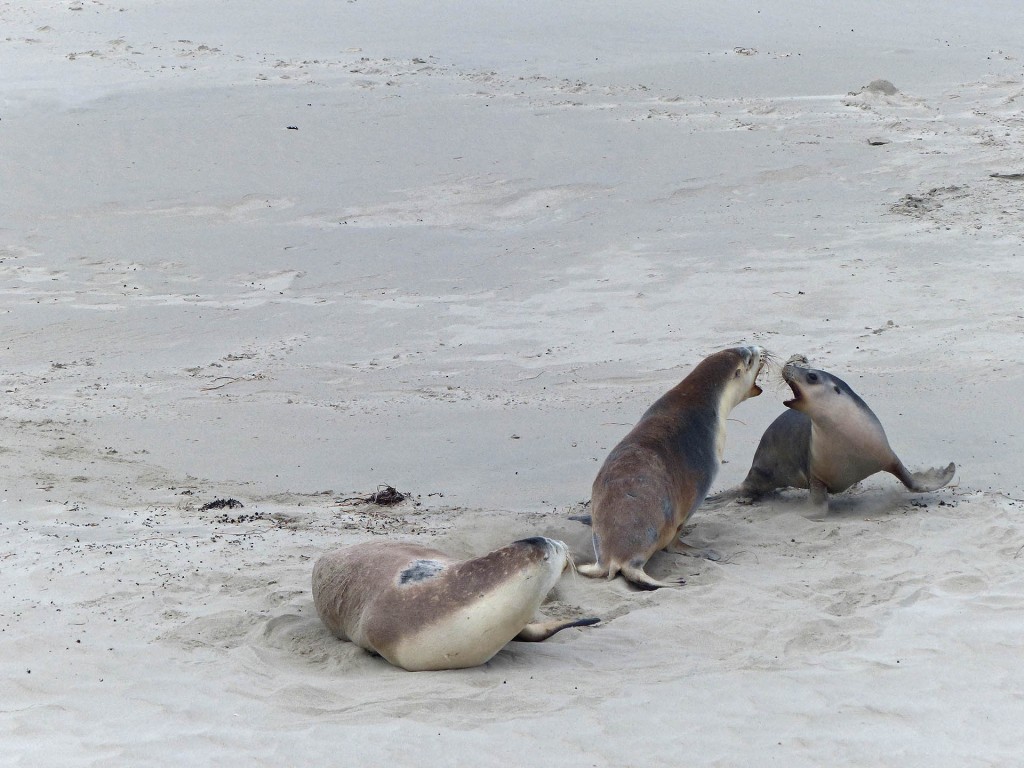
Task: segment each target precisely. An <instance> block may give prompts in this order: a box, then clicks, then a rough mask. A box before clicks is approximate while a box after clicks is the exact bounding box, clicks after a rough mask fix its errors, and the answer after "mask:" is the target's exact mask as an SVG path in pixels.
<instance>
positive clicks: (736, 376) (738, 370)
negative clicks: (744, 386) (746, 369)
mask: <svg viewBox="0 0 1024 768" xmlns="http://www.w3.org/2000/svg"><path fill="white" fill-rule="evenodd" d="M740 370H741V369H740V368H737V369H736V373H734V374H733V375H732V377H733V378H734V379H738V378H739V377H740Z"/></svg>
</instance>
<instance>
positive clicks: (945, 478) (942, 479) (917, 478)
mask: <svg viewBox="0 0 1024 768" xmlns="http://www.w3.org/2000/svg"><path fill="white" fill-rule="evenodd" d="M889 471H890V472H892V474H894V475H896V477H897V478H899V481H900V482H901V483H903V484H904V485H905V486H907V488H909V489H910V490H912V491H914V492H916V493H927V492H928V491H937V490H938V489H939V488H942V487H943V486H944V485H946V484H947V483H948V482H949V481H950V480H952V479H953V475H954V474H955V473H956V464H954V463H953V462H950V463H949V465H948V466H946V467H945V468H942V469H940V468H939V467H935V468H933V469H926V470H924V471H923V472H913V473H912V472H910V471H909V470H908V469H907V468H906V467H905V466H903V464H902V462H899V461H897V462H896V467H895V469H890V470H889Z"/></svg>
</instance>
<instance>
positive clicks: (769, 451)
mask: <svg viewBox="0 0 1024 768" xmlns="http://www.w3.org/2000/svg"><path fill="white" fill-rule="evenodd" d="M804 361H805V359H804V358H799V357H796V358H790V362H788V363H786V365H785V366H784V367H783V368H782V377H783V379H785V381H786V383H787V384H789V387H790V389H792V390H793V399H792V400H786V401H785V402H784V403H783V404H784V405H785V406H787V407H788V408H789V410H787V411H784V412H783V413H782V414H781V415H780V416H779V417H778V418H777V419H775V421H773V422H772V423H771V425H769V427H768V429H767V430H765V433H764V435H763V436H762V437H761V442H760V443H759V445H758V446H757V451H756V452H755V453H754V460H753V463H752V464H751V467H750V471H749V472H748V473H747V476H746V478H745V479H744V481H743V483H742V484H741V485H740V486H739V488H738V489H736V491H735V492H733V495H738V496H746V497H749V498H752V499H757V498H759V497H761V496H764V495H765V494H767V493H770V492H771V491H774V490H775V489H777V488H787V487H793V488H809V489H810V491H811V504H812V506H813V507H814V508H815V510H816V511H817V512H819V513H823V512H827V511H828V494H830V493H839V492H841V491H845V490H846V489H847V488H849V487H850V486H851V485H853V484H854V483H856V482H859V481H861V480H863V479H864V478H866V477H868V476H870V475H873V474H875V473H876V472H889V473H891V474H893V475H895V476H896V477H897V478H898V479H899V481H900V482H901V483H903V485H905V486H906V487H907V488H909V489H910V490H912V491H915V492H918V493H923V492H926V491H934V490H937V489H939V488H942V487H943V486H944V485H946V484H947V483H948V482H949V481H950V480H951V479H952V478H953V474H954V473H955V472H956V465H955V464H953V463H950V464H949V465H948V466H946V467H945V468H941V469H940V468H935V469H929V470H926V471H923V472H911V471H910V470H908V469H907V468H906V467H905V466H904V465H903V462H901V461H900V460H899V458H898V457H897V456H896V454H895V453H894V452H893V450H892V448H891V447H890V446H889V440H888V438H887V437H886V435H885V430H884V429H883V428H882V423H881V422H880V421H879V420H878V417H877V416H875V414H874V412H872V410H871V409H870V408H869V407H868V405H867V403H865V402H864V401H863V400H862V399H861V398H860V397H859V396H858V395H857V393H856V392H854V391H853V389H852V388H851V387H850V385H849V384H847V383H846V382H845V381H843V380H842V379H840V378H839V377H838V376H835V375H833V374H831V373H828V372H826V371H822V370H819V369H816V368H810V367H808V366H806V365H805V364H804Z"/></svg>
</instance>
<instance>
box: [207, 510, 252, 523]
mask: <svg viewBox="0 0 1024 768" xmlns="http://www.w3.org/2000/svg"><path fill="white" fill-rule="evenodd" d="M263 519H265V518H264V517H263V513H262V512H256V513H254V514H251V515H238V516H237V517H232V516H231V515H228V514H223V515H220V516H219V517H215V518H214V519H213V522H215V523H220V524H221V525H238V524H239V523H255V522H256V521H257V520H263Z"/></svg>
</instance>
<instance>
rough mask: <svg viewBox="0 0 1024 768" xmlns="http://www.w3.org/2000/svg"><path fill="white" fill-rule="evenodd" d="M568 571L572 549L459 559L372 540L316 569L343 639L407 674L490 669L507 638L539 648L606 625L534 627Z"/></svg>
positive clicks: (522, 544) (323, 615)
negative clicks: (560, 635)
mask: <svg viewBox="0 0 1024 768" xmlns="http://www.w3.org/2000/svg"><path fill="white" fill-rule="evenodd" d="M568 565H569V553H568V548H567V547H566V546H565V544H564V543H562V542H561V541H557V540H555V539H548V538H543V537H539V536H538V537H534V538H529V539H522V540H520V541H516V542H513V543H511V544H509V545H508V546H505V547H502V548H501V549H497V550H495V551H493V552H490V553H489V554H486V555H483V556H482V557H475V558H470V559H468V560H462V561H460V560H456V559H454V558H452V557H449V556H448V555H446V554H445V553H444V552H441V551H439V550H436V549H430V548H428V547H422V546H419V545H416V544H407V543H401V542H388V541H372V542H364V543H362V544H355V545H352V546H349V547H345V548H343V549H339V550H335V551H333V552H328V553H327V554H325V555H323V556H322V557H321V558H320V559H319V560H317V562H316V565H315V566H314V567H313V604H314V605H315V606H316V610H317V614H319V616H320V619H321V621H323V623H324V624H325V625H326V626H327V628H328V629H329V630H330V631H331V632H332V633H334V635H336V636H337V637H339V638H341V639H342V640H350V641H352V642H353V643H355V644H356V645H358V646H360V647H361V648H365V649H366V650H368V651H371V652H373V653H376V654H379V655H380V656H383V657H384V658H385V659H387V660H388V661H389V662H391V663H392V664H394V665H395V666H398V667H402V668H403V669H407V670H409V671H421V670H437V669H460V668H463V667H474V666H477V665H479V664H484V663H486V662H487V661H488V660H490V659H491V658H492V657H493V656H494V655H495V654H496V653H497V652H498V651H500V650H501V649H502V647H504V646H505V645H506V644H507V643H508V642H509V641H510V640H521V641H528V642H538V641H541V640H546V639H547V638H549V637H551V635H553V634H555V633H556V632H559V631H561V630H563V629H566V628H568V627H580V626H587V625H590V624H595V623H597V622H598V621H599V619H595V618H588V619H575V620H561V621H546V622H533V618H534V615H535V613H536V611H537V609H538V608H539V607H540V604H541V602H542V601H543V600H544V598H545V597H546V596H547V594H548V592H550V591H551V588H552V587H553V586H554V585H555V582H557V581H558V579H559V577H560V576H561V575H562V572H563V571H564V570H565V569H566V567H568Z"/></svg>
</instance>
